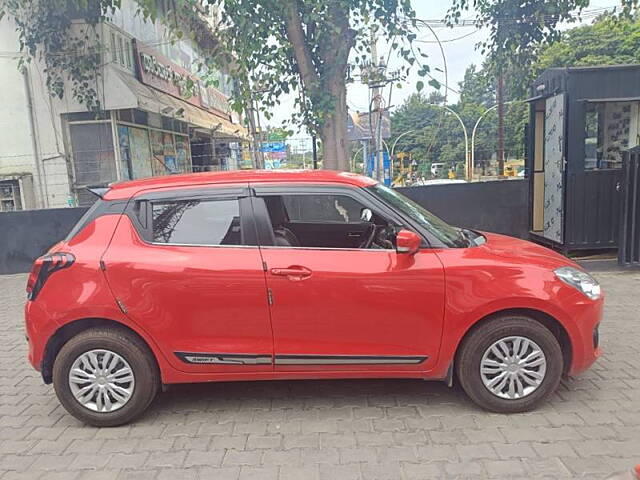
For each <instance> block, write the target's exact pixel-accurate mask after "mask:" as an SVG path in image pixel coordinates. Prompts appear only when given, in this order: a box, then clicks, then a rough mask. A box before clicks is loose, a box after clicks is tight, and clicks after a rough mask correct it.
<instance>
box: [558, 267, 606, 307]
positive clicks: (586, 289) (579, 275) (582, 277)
mask: <svg viewBox="0 0 640 480" xmlns="http://www.w3.org/2000/svg"><path fill="white" fill-rule="evenodd" d="M553 273H555V274H556V277H558V278H559V279H560V280H562V281H563V282H564V283H566V284H567V285H571V286H572V287H573V288H576V289H578V290H580V291H581V292H582V293H584V294H585V295H586V296H587V297H589V298H590V299H591V300H597V299H598V298H600V284H599V283H598V282H597V280H596V279H595V278H593V277H592V276H591V275H589V274H588V273H585V272H583V271H582V270H578V269H577V268H573V267H561V268H558V269H556V270H554V271H553Z"/></svg>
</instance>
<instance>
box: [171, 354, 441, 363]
mask: <svg viewBox="0 0 640 480" xmlns="http://www.w3.org/2000/svg"><path fill="white" fill-rule="evenodd" d="M175 355H176V357H178V358H179V359H180V360H182V361H183V362H185V363H190V364H216V365H271V364H275V365H418V364H420V363H423V362H424V361H426V360H427V359H428V358H429V357H426V356H393V355H379V356H378V355H276V356H275V361H274V359H273V358H272V356H271V355H252V354H234V353H201V352H197V353H196V352H175Z"/></svg>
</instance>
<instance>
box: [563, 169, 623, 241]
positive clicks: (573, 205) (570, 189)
mask: <svg viewBox="0 0 640 480" xmlns="http://www.w3.org/2000/svg"><path fill="white" fill-rule="evenodd" d="M621 181H622V171H621V170H593V171H587V172H580V173H574V172H568V173H567V211H566V223H565V247H567V248H569V249H571V248H581V249H585V248H594V249H596V248H615V247H617V246H618V231H619V221H618V218H619V217H620V194H619V192H618V189H619V185H620V182H621Z"/></svg>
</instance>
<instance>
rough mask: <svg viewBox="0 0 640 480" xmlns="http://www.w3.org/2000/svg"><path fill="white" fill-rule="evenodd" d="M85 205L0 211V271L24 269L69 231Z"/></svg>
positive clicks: (25, 270)
mask: <svg viewBox="0 0 640 480" xmlns="http://www.w3.org/2000/svg"><path fill="white" fill-rule="evenodd" d="M86 211H87V209H86V208H51V209H47V210H24V211H20V212H5V213H0V246H1V248H0V275H2V274H7V273H23V272H28V271H29V270H30V269H31V265H32V264H33V261H34V260H35V259H36V258H38V257H39V256H40V255H42V254H43V253H45V252H46V251H47V250H48V249H49V248H50V247H51V246H53V245H54V244H55V243H57V242H59V241H60V240H62V239H63V238H64V237H66V235H67V234H68V233H69V231H70V230H71V228H73V226H74V225H75V224H76V222H77V221H78V220H80V217H82V215H84V213H85V212H86Z"/></svg>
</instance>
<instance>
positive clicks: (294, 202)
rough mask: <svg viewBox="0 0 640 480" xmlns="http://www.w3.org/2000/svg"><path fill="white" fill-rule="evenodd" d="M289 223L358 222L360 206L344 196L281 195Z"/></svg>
mask: <svg viewBox="0 0 640 480" xmlns="http://www.w3.org/2000/svg"><path fill="white" fill-rule="evenodd" d="M282 200H283V202H284V205H285V208H286V209H287V215H288V216H289V221H290V222H314V223H316V222H321V223H326V222H339V223H354V222H360V212H361V211H362V208H363V207H362V205H361V204H360V203H358V202H357V201H356V200H354V199H353V198H351V197H347V196H345V195H283V196H282Z"/></svg>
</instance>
